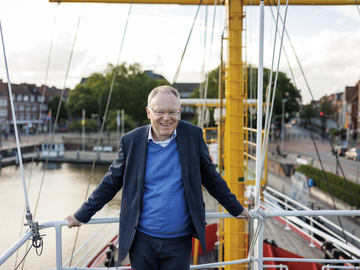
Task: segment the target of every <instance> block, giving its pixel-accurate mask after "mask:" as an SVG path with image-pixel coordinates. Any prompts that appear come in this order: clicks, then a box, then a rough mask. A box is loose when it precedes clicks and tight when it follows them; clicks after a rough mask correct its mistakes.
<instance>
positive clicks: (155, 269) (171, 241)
mask: <svg viewBox="0 0 360 270" xmlns="http://www.w3.org/2000/svg"><path fill="white" fill-rule="evenodd" d="M191 238H192V236H191V235H188V236H181V237H176V238H157V237H153V236H150V235H147V234H145V233H142V232H139V231H137V232H136V235H135V238H134V241H133V243H132V245H131V248H130V251H129V256H130V264H131V268H132V269H134V270H189V269H190V258H191V247H192V242H191Z"/></svg>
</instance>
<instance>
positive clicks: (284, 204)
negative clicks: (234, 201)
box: [263, 187, 360, 256]
mask: <svg viewBox="0 0 360 270" xmlns="http://www.w3.org/2000/svg"><path fill="white" fill-rule="evenodd" d="M267 190H268V191H269V192H271V193H274V194H276V195H277V196H279V197H281V198H283V199H284V201H282V200H281V199H278V198H277V197H274V196H272V195H271V194H270V193H269V192H267V191H264V193H263V194H264V199H265V205H266V206H267V207H269V208H270V209H276V210H281V209H286V210H289V209H291V210H293V211H298V210H299V208H301V209H304V210H307V211H311V209H310V208H308V207H306V206H304V205H302V204H300V203H298V202H297V201H295V200H293V199H291V198H289V197H287V196H286V195H284V194H282V193H280V192H278V191H276V190H274V189H272V188H269V187H268V188H267ZM275 202H276V203H277V204H278V205H277V204H276V203H275ZM289 202H290V203H291V204H293V205H295V207H294V206H293V205H289ZM298 212H299V211H298ZM301 212H303V211H301ZM301 216H304V217H305V218H306V219H307V220H309V223H310V227H311V228H314V227H313V226H314V225H316V226H318V227H319V228H320V229H321V230H322V231H324V232H326V233H327V234H329V235H331V236H332V237H334V238H336V239H338V240H339V241H341V242H343V243H346V245H349V246H352V247H355V248H358V247H359V246H360V239H359V238H358V237H356V236H355V235H352V234H350V233H349V232H348V231H345V230H344V231H342V229H341V228H340V227H339V226H338V225H336V224H335V223H333V222H331V221H330V220H328V219H326V218H324V217H322V216H317V218H319V219H320V220H321V222H323V223H324V224H327V225H328V226H324V224H321V223H320V222H318V221H317V220H315V219H313V218H311V217H306V216H305V215H301ZM292 225H296V224H292ZM329 227H332V228H334V229H336V230H338V231H339V232H341V233H343V234H344V235H346V237H347V238H350V241H349V240H347V239H344V238H342V236H341V235H339V234H337V233H335V232H334V231H332V230H331V229H330V228H329ZM287 228H288V229H289V219H286V227H285V229H287ZM298 229H299V230H301V228H298ZM310 238H311V243H310V246H314V241H315V242H316V241H317V240H316V238H315V237H314V230H310ZM355 241H356V245H354V244H353V243H354V242H355ZM337 248H339V249H341V250H342V251H343V252H344V253H345V254H347V255H348V256H351V254H348V252H346V251H345V250H343V249H342V248H341V247H339V246H337Z"/></svg>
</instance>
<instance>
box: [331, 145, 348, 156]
mask: <svg viewBox="0 0 360 270" xmlns="http://www.w3.org/2000/svg"><path fill="white" fill-rule="evenodd" d="M346 151H347V147H346V146H343V145H335V146H334V149H331V150H330V154H331V155H338V156H345V153H346Z"/></svg>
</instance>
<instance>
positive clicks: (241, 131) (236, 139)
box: [49, 0, 356, 269]
mask: <svg viewBox="0 0 360 270" xmlns="http://www.w3.org/2000/svg"><path fill="white" fill-rule="evenodd" d="M215 1H217V4H218V5H220V4H221V5H224V0H207V1H203V2H202V4H203V5H205V4H208V5H213V4H214V3H215ZM49 2H58V0H49ZM59 2H71V3H82V2H83V1H82V0H61V1H59ZM131 2H133V3H134V4H179V5H199V2H200V1H199V0H133V1H132V0H86V3H131ZM280 3H281V4H282V5H285V4H286V0H280ZM250 4H252V5H259V4H260V0H225V6H226V19H227V22H226V25H227V33H228V38H227V39H228V43H227V46H228V48H227V49H228V50H227V51H228V53H227V63H226V68H225V70H224V71H225V74H226V75H225V99H226V117H225V118H226V120H225V143H224V145H225V146H224V147H225V151H224V167H225V168H226V170H225V180H226V182H227V183H228V185H229V187H230V189H231V191H232V192H233V193H234V194H235V195H236V196H237V198H238V199H239V201H240V202H241V204H242V205H245V198H244V192H245V181H244V179H245V177H244V171H245V164H244V152H246V147H244V139H245V138H246V132H247V130H248V129H247V128H246V124H247V123H246V113H247V109H246V100H247V91H246V89H247V82H246V77H247V76H246V71H247V67H246V62H245V61H244V59H243V55H242V49H243V47H242V31H243V30H244V29H243V18H244V17H245V14H244V12H243V6H244V5H250ZM264 4H265V5H268V4H269V1H264ZM289 5H356V1H355V0H289ZM220 123H222V121H220ZM219 143H220V142H219ZM247 238H248V235H247V232H246V227H245V222H244V221H240V220H235V219H226V220H225V241H224V253H225V261H232V260H238V259H243V258H246V257H247V248H248V246H247V243H248V239H247ZM219 259H220V260H221V258H219ZM246 267H247V265H246V264H242V265H231V266H227V267H226V269H245V268H246Z"/></svg>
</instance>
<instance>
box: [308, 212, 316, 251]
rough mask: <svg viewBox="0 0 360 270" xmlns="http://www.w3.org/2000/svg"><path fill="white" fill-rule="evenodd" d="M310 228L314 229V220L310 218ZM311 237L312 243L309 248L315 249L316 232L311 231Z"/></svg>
mask: <svg viewBox="0 0 360 270" xmlns="http://www.w3.org/2000/svg"><path fill="white" fill-rule="evenodd" d="M310 226H311V228H313V219H312V218H310ZM310 235H311V243H310V245H309V247H312V248H314V247H315V245H314V232H313V231H311V232H310Z"/></svg>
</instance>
